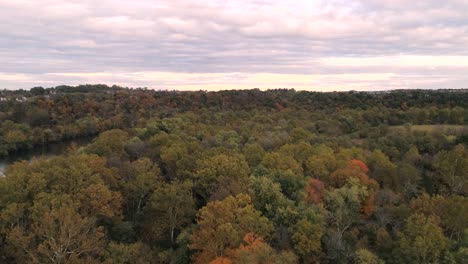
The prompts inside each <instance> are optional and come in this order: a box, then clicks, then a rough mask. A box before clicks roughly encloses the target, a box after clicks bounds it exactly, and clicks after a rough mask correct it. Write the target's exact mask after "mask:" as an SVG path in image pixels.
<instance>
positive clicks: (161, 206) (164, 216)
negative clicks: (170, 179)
mask: <svg viewBox="0 0 468 264" xmlns="http://www.w3.org/2000/svg"><path fill="white" fill-rule="evenodd" d="M195 213H196V210H195V202H194V200H193V198H192V184H191V183H190V182H184V183H171V184H160V185H158V187H157V188H156V190H155V191H154V193H153V195H152V196H151V198H150V200H149V202H148V205H147V206H146V207H145V219H144V221H145V222H146V223H145V228H144V230H143V231H144V232H145V234H146V235H147V236H149V237H151V238H152V239H153V240H156V241H157V240H162V239H163V238H169V240H170V242H171V244H173V243H174V241H175V238H176V232H177V231H179V230H181V229H182V228H183V227H184V226H186V225H188V224H189V223H190V222H191V221H192V219H193V217H194V216H195Z"/></svg>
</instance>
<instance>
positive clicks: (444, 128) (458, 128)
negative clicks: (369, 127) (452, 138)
mask: <svg viewBox="0 0 468 264" xmlns="http://www.w3.org/2000/svg"><path fill="white" fill-rule="evenodd" d="M389 128H390V129H392V130H397V129H405V128H409V129H411V131H425V132H444V133H446V134H450V135H466V134H468V125H402V126H390V127H389Z"/></svg>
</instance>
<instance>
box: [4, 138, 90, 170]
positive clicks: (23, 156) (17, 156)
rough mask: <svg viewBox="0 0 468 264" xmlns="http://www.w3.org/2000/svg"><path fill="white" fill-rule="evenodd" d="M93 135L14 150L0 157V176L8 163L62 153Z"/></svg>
mask: <svg viewBox="0 0 468 264" xmlns="http://www.w3.org/2000/svg"><path fill="white" fill-rule="evenodd" d="M93 138H94V137H84V138H79V139H73V140H68V141H63V142H58V143H52V144H49V145H47V146H42V147H37V148H34V149H31V150H24V151H19V152H16V153H14V154H12V155H9V156H8V157H5V158H0V176H3V175H4V173H5V169H6V167H7V166H8V165H10V164H12V163H14V162H16V161H21V160H32V159H33V158H39V157H50V156H55V155H60V154H62V153H64V152H65V151H66V150H67V149H68V147H70V146H71V145H72V144H75V145H76V146H77V147H81V146H84V145H87V144H88V143H90V142H91V141H92V140H93Z"/></svg>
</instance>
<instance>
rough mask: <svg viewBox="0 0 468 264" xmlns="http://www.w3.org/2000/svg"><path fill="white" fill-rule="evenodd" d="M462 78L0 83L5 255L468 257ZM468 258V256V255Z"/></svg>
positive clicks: (62, 258)
mask: <svg viewBox="0 0 468 264" xmlns="http://www.w3.org/2000/svg"><path fill="white" fill-rule="evenodd" d="M467 124H468V90H431V91H428V90H401V91H392V92H374V93H372V92H333V93H319V92H303V91H294V90H291V89H278V90H268V91H264V92H262V91H260V90H258V89H253V90H242V91H220V92H206V91H196V92H177V91H154V90H147V89H126V88H121V87H117V86H113V87H108V86H105V85H83V86H77V87H68V86H60V87H55V88H48V89H44V88H42V87H36V88H33V89H31V90H30V91H29V90H28V91H25V90H20V91H7V90H3V91H1V90H0V156H4V157H6V156H8V155H13V154H14V153H16V152H18V151H24V150H27V149H31V148H35V147H38V146H42V145H47V144H50V143H52V142H61V141H64V140H67V139H73V138H79V137H89V136H93V137H95V139H94V141H93V142H92V143H91V144H89V145H87V146H84V147H79V148H78V147H75V146H71V147H70V148H69V149H68V151H67V152H66V153H64V154H63V155H61V156H56V157H52V158H40V159H34V160H32V161H30V162H28V161H22V162H17V163H15V164H12V165H10V166H8V168H7V170H6V173H5V177H1V178H0V262H1V263H135V264H136V263H174V264H175V263H224V264H229V263H244V264H247V263H278V264H279V263H285V264H288V263H366V264H372V263H375V264H377V263H395V264H396V263H466V260H467V259H468V198H467V195H468V149H467V144H468V128H467ZM464 261H465V262H464Z"/></svg>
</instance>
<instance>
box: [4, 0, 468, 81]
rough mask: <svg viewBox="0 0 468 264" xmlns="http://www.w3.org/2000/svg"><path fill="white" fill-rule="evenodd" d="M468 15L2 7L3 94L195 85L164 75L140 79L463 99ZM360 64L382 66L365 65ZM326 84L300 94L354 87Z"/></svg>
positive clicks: (338, 1)
mask: <svg viewBox="0 0 468 264" xmlns="http://www.w3.org/2000/svg"><path fill="white" fill-rule="evenodd" d="M466 12H468V2H467V1H464V0H447V1H444V2H443V3H442V2H440V1H435V0H425V1H423V0H416V1H411V2H408V1H403V0H354V1H345V0H329V1H302V0H292V1H281V0H263V1H261V0H237V1H233V0H229V1H219V0H200V1H189V0H175V1H166V0H161V1H154V0H140V1H130V0H123V1H111V0H102V1H91V0H82V1H73V0H70V1H65V0H41V1H38V0H2V1H0V32H2V34H0V58H1V63H0V88H2V87H6V88H20V87H21V88H29V87H30V86H34V85H44V86H52V85H57V84H61V83H67V84H76V83H80V82H97V81H101V82H105V83H120V84H125V85H128V86H139V85H143V86H150V87H154V88H161V87H166V88H171V87H172V88H184V84H185V85H187V86H190V85H194V82H195V81H196V80H195V81H194V79H193V78H191V77H188V76H191V75H181V76H179V77H181V78H187V79H185V80H186V81H185V82H179V83H177V84H174V82H173V81H171V80H166V79H164V78H165V77H164V76H163V75H158V76H159V78H161V79H155V78H149V77H145V78H142V77H141V75H142V74H143V73H146V74H147V75H148V74H149V73H156V72H165V73H184V74H191V73H199V74H201V76H202V77H200V78H202V79H203V80H204V81H203V82H200V83H202V84H211V85H215V84H219V83H220V80H219V76H217V77H216V78H214V79H212V81H211V82H209V81H206V79H210V78H212V77H210V76H211V75H207V74H217V73H221V74H224V76H227V77H226V78H227V79H223V81H222V84H230V85H236V84H238V85H242V87H244V86H245V88H250V87H253V86H256V85H257V84H258V83H248V82H241V80H238V79H236V78H234V79H232V78H230V77H229V76H238V74H241V76H251V75H253V74H261V73H272V74H278V75H285V78H286V77H287V75H291V74H300V75H317V74H321V75H331V76H335V75H337V74H378V73H380V74H392V76H394V77H392V78H389V79H386V80H381V81H362V80H357V81H356V80H349V83H352V82H358V84H359V83H361V84H362V87H363V89H372V88H375V89H381V88H385V87H386V88H387V89H390V88H437V87H438V86H444V87H445V86H447V87H448V86H450V87H454V88H460V87H466V86H468V84H466V78H465V77H464V75H466V74H463V73H464V72H466V71H467V70H468V65H467V64H466V63H465V64H462V65H459V64H457V62H456V61H457V60H466V59H467V58H468V57H467V56H468V49H466V47H468V16H466ZM401 56H403V57H404V56H409V57H410V58H412V59H414V60H418V58H420V57H421V58H425V60H428V58H432V59H433V60H436V61H437V60H438V58H439V57H442V58H444V57H447V56H451V61H453V65H447V63H445V64H444V65H442V67H441V65H439V66H437V65H436V66H431V65H427V66H426V65H420V64H419V65H417V66H414V65H409V64H411V63H409V62H408V61H407V60H401V61H399V64H398V63H397V64H394V65H390V66H389V65H388V64H387V63H386V59H388V60H392V58H395V57H401ZM411 56H413V57H411ZM330 57H331V58H351V59H356V60H355V61H356V63H355V64H353V63H347V64H346V65H332V64H329V63H326V60H325V59H326V58H330ZM360 58H371V59H372V58H378V59H376V61H379V62H380V64H379V65H372V66H363V65H360V64H359V62H361V60H360ZM448 64H450V63H448ZM65 73H73V75H66V74H65ZM93 73H94V74H93ZM98 73H99V74H98ZM80 74H81V75H80ZM429 74H430V75H431V76H429V77H428V75H429ZM149 75H150V74H149ZM12 76H16V77H14V78H13V77H12ZM344 76H345V77H346V76H347V75H344ZM20 77H21V78H20ZM289 77H291V76H289ZM333 78H334V77H333ZM221 79H222V78H221ZM323 80H325V81H324V82H325V83H321V84H320V85H318V84H314V83H312V84H310V86H303V88H310V89H313V87H314V86H313V85H317V86H323V85H328V86H327V87H331V85H333V87H335V88H336V87H340V82H345V81H346V79H344V78H338V79H334V81H329V82H328V81H327V80H329V78H328V79H327V78H325V77H324V78H323ZM424 80H426V81H425V82H424ZM385 82H387V83H385ZM285 83H288V84H291V85H294V82H292V83H290V82H289V81H288V82H285ZM260 84H261V83H260ZM281 84H282V83H278V86H280V85H281ZM269 85H270V86H268V88H271V86H273V85H274V84H273V83H270V84H269ZM341 85H342V87H343V89H347V88H349V87H350V86H349V85H347V84H346V83H342V84H341ZM197 87H198V86H197Z"/></svg>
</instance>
